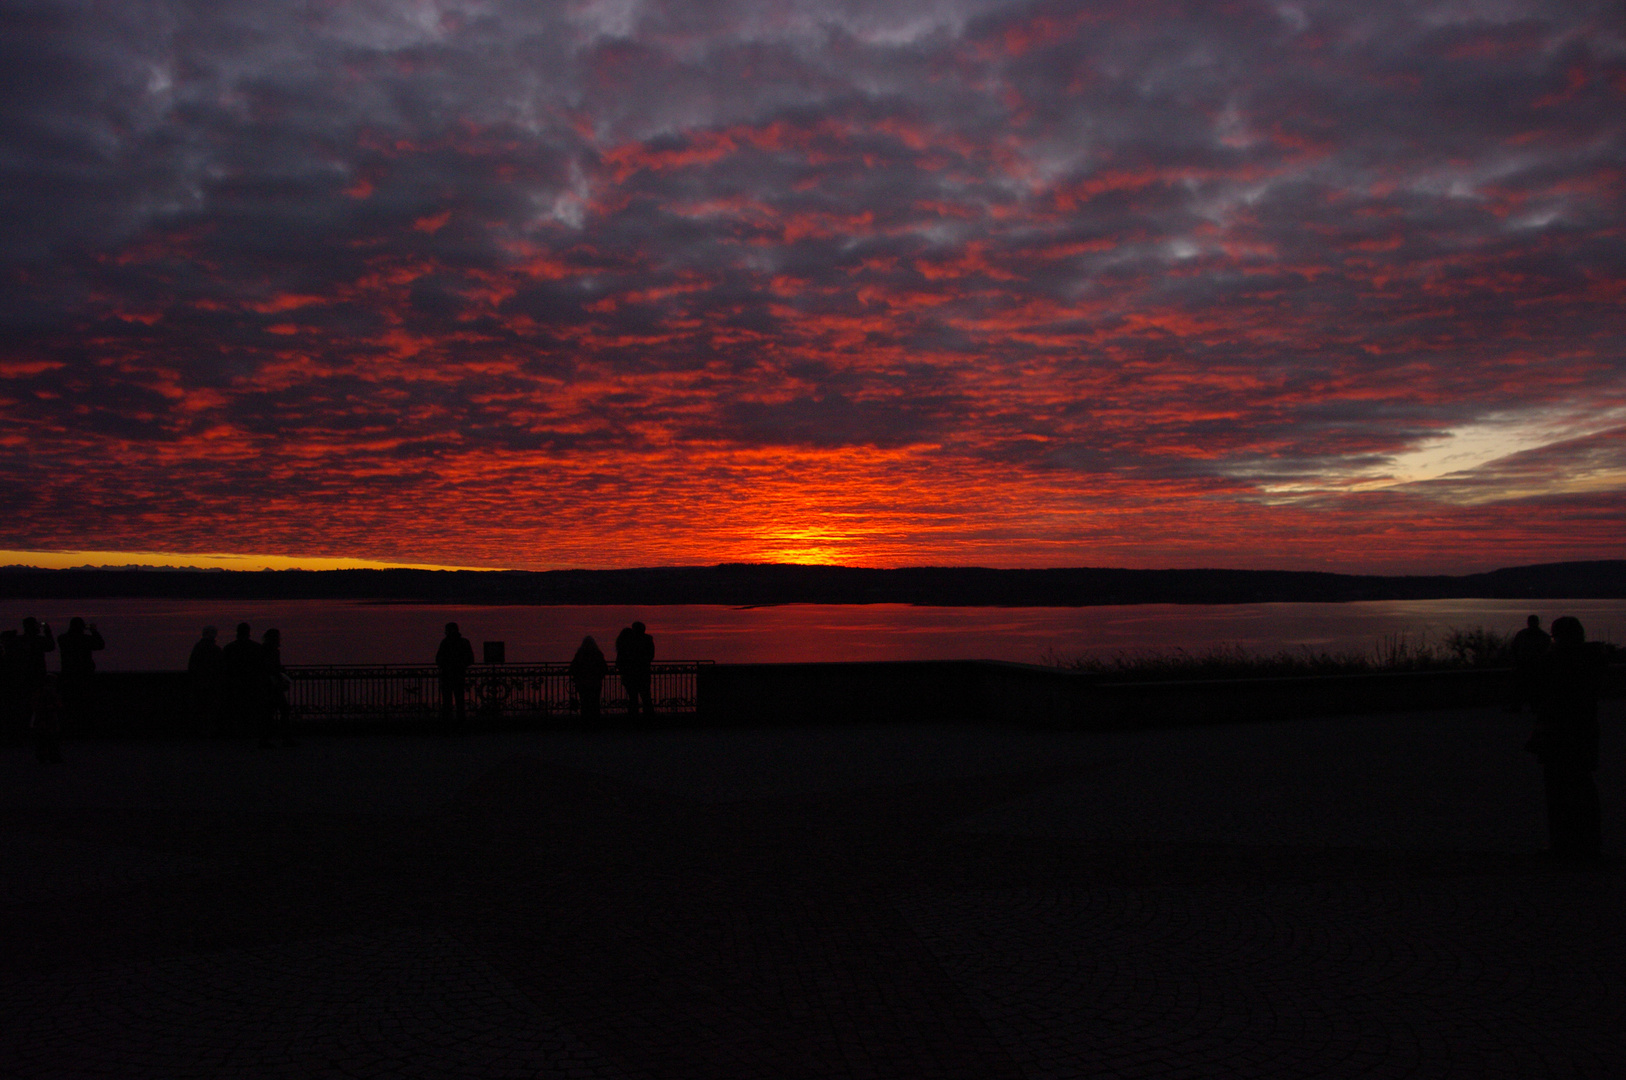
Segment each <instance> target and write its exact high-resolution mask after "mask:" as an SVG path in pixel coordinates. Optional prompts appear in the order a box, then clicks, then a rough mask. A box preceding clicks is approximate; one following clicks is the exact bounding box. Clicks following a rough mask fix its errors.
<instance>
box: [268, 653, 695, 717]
mask: <svg viewBox="0 0 1626 1080" xmlns="http://www.w3.org/2000/svg"><path fill="white" fill-rule="evenodd" d="M709 663H710V661H707V660H685V661H669V662H667V663H657V664H653V665H651V667H650V700H651V701H652V702H653V703H654V706H655V711H656V712H657V713H667V714H674V713H677V714H681V713H695V712H698V711H699V709H700V669H701V668H702V667H704V666H706V665H708V664H709ZM285 670H286V672H287V675H288V679H289V683H290V686H289V691H288V698H289V704H290V705H291V706H292V707H293V715H294V719H295V720H296V721H311V720H373V719H376V720H411V719H422V720H430V719H435V718H438V717H439V716H440V707H441V702H440V671H439V669H437V668H436V667H435V666H434V665H433V664H325V665H311V664H306V665H300V666H297V667H294V666H290V667H288V668H286V669H285ZM465 685H466V687H467V689H466V692H465V701H466V708H467V710H468V715H469V717H470V718H478V719H481V720H484V721H491V720H519V719H527V720H535V721H546V720H547V719H549V718H552V717H557V718H565V717H571V716H580V715H581V702H580V701H579V700H578V698H577V696H576V687H575V684H574V683H573V682H572V681H571V678H570V665H569V664H566V663H548V664H477V665H475V666H474V667H471V668H469V669H468V674H467V676H466V679H465ZM599 708H600V711H601V712H602V713H604V714H607V715H610V716H614V715H615V714H616V713H617V712H620V713H623V714H624V713H625V712H626V709H627V694H626V690H625V688H624V687H623V686H622V685H621V679H620V676H619V674H618V673H617V672H616V670H615V666H614V665H611V667H610V673H609V674H608V675H607V676H605V678H604V684H603V696H602V697H601V699H600V704H599Z"/></svg>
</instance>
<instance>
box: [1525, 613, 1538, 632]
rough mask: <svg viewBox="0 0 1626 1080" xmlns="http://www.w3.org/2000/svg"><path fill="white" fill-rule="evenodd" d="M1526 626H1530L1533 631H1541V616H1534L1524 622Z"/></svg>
mask: <svg viewBox="0 0 1626 1080" xmlns="http://www.w3.org/2000/svg"><path fill="white" fill-rule="evenodd" d="M1524 625H1526V626H1528V627H1529V628H1530V629H1532V630H1540V629H1541V616H1540V615H1532V616H1530V617H1529V618H1528V619H1526V620H1524Z"/></svg>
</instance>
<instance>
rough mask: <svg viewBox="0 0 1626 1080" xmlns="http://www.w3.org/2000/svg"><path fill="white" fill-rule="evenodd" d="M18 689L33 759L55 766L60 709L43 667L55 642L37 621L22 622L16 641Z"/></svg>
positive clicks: (58, 754) (59, 745) (59, 747)
mask: <svg viewBox="0 0 1626 1080" xmlns="http://www.w3.org/2000/svg"><path fill="white" fill-rule="evenodd" d="M15 648H16V649H17V657H18V664H17V674H18V689H19V690H20V691H21V696H22V700H23V708H24V709H25V716H26V720H27V723H28V727H29V731H30V732H31V734H32V735H33V738H34V756H35V757H37V758H39V760H40V761H41V763H43V764H46V765H55V764H57V763H58V762H60V761H61V760H62V743H61V733H60V728H59V725H60V722H61V720H60V716H61V709H60V708H59V707H58V706H59V702H58V699H57V694H56V687H54V686H52V685H51V674H50V672H49V671H48V670H47V669H46V666H45V654H46V653H49V652H55V651H56V638H54V637H53V636H52V635H51V626H50V624H49V623H46V624H43V625H42V624H41V623H40V621H39V620H38V619H35V618H32V617H30V618H27V619H24V620H23V636H22V637H20V638H18V639H17V643H16V645H15Z"/></svg>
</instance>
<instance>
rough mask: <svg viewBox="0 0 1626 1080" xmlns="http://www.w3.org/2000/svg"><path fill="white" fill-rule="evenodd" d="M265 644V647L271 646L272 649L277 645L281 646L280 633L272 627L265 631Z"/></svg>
mask: <svg viewBox="0 0 1626 1080" xmlns="http://www.w3.org/2000/svg"><path fill="white" fill-rule="evenodd" d="M265 643H266V644H267V645H269V646H271V647H272V648H273V649H274V648H276V647H277V646H278V645H281V644H282V631H281V630H278V629H277V628H276V627H274V626H273V627H272V628H271V629H269V630H267V631H266V632H265Z"/></svg>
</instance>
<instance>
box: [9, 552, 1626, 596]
mask: <svg viewBox="0 0 1626 1080" xmlns="http://www.w3.org/2000/svg"><path fill="white" fill-rule="evenodd" d="M115 598H122V599H167V600H345V601H356V602H362V603H368V604H380V605H390V604H400V605H414V606H416V605H423V604H469V605H484V606H499V605H501V606H559V605H581V606H614V605H640V606H666V605H702V604H703V605H716V606H721V607H732V608H755V607H772V606H777V605H782V604H836V605H862V604H908V605H913V606H917V607H1006V608H1029V607H1099V606H1105V605H1134V604H1259V603H1349V602H1357V601H1383V600H1467V599H1483V600H1513V599H1528V600H1532V601H1534V600H1543V601H1550V600H1573V599H1595V600H1611V599H1621V598H1626V559H1613V560H1600V561H1594V562H1566V563H1546V564H1540V565H1534V566H1520V567H1509V568H1506V569H1501V570H1493V571H1490V572H1487V573H1481V574H1465V575H1457V576H1452V575H1412V576H1404V575H1371V574H1333V573H1322V572H1315V571H1289V570H1225V569H1190V570H1129V569H1117V568H1097V567H1073V568H1057V569H1042V570H997V569H990V568H986V567H903V568H898V569H883V570H876V569H864V568H858V567H842V566H806V565H794V564H745V563H733V564H723V565H720V566H707V567H689V566H678V567H649V568H638V569H626V570H547V571H523V570H405V569H391V570H261V571H242V570H228V571H219V570H212V571H198V570H172V571H170V570H121V569H107V570H36V569H24V568H8V569H4V570H0V600H46V599H59V600H60V599H115Z"/></svg>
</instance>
